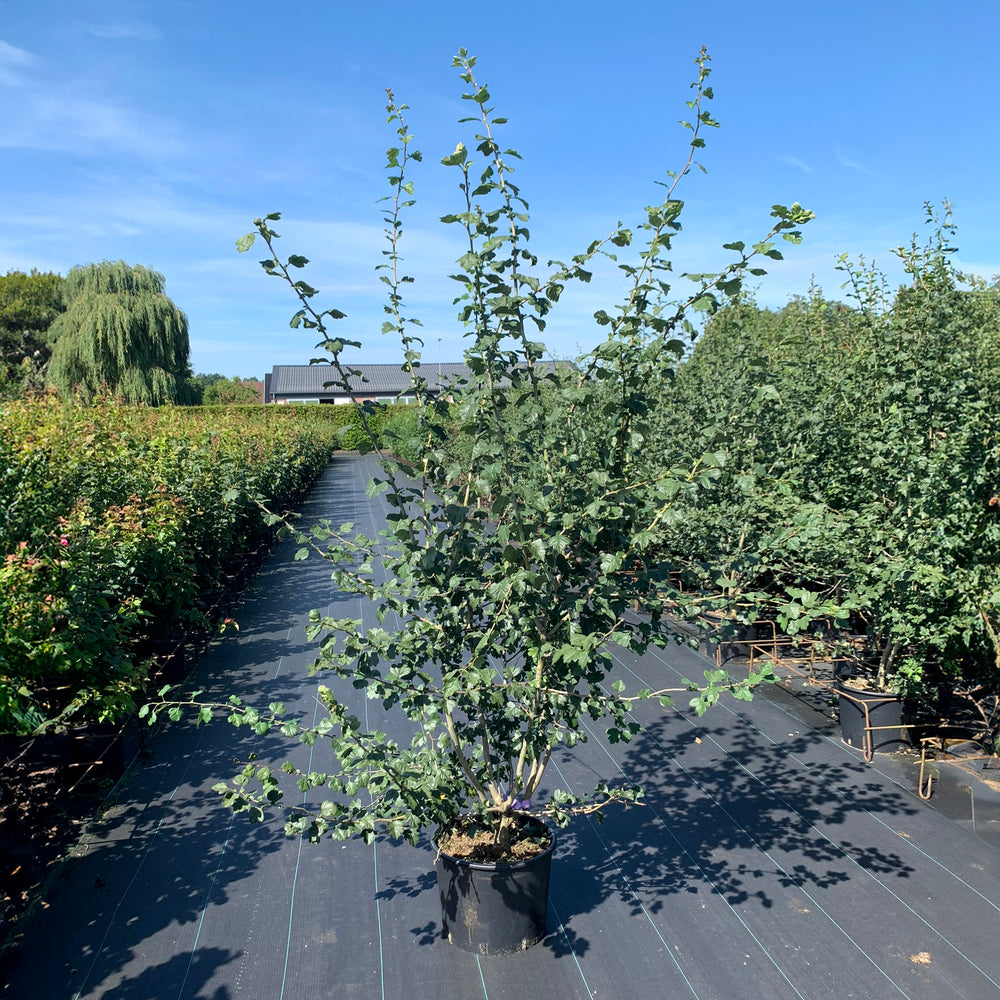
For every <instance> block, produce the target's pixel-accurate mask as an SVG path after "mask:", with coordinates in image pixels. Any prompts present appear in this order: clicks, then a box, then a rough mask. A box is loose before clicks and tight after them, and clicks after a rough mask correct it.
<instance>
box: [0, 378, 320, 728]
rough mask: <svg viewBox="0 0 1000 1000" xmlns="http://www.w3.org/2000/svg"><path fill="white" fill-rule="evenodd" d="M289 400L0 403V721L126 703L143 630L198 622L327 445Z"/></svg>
mask: <svg viewBox="0 0 1000 1000" xmlns="http://www.w3.org/2000/svg"><path fill="white" fill-rule="evenodd" d="M337 443H338V438H337V435H336V432H335V428H333V427H331V426H329V425H328V424H327V423H325V422H324V420H323V419H322V415H321V414H318V413H315V414H314V413H312V412H307V411H305V410H304V409H301V408H295V409H291V408H280V410H279V408H277V407H255V408H241V409H239V410H234V411H233V412H231V413H227V412H226V411H214V412H213V413H212V415H211V419H207V418H206V415H205V414H201V413H199V411H198V410H195V409H175V408H161V409H145V408H140V407H128V406H122V405H119V404H118V403H116V402H114V401H109V400H106V401H103V402H101V403H99V404H98V405H96V406H94V407H91V408H81V407H76V406H74V405H73V404H67V403H63V402H61V401H59V400H57V399H55V398H53V397H41V398H37V399H33V400H28V401H20V402H11V403H5V404H3V420H2V429H0V456H2V461H0V468H2V470H3V471H2V488H3V494H4V496H5V499H6V500H7V501H8V502H7V503H6V506H5V511H4V515H3V519H2V521H0V551H2V563H0V621H2V625H3V632H2V636H0V731H4V732H30V731H32V730H34V729H36V728H38V727H39V726H48V727H50V728H51V727H52V726H53V725H57V724H62V722H65V721H66V720H68V719H69V718H71V717H72V718H74V719H76V720H84V719H86V720H108V719H114V718H120V717H123V716H124V715H126V714H127V713H128V712H129V711H131V710H132V709H133V708H134V707H135V700H136V696H137V692H138V691H140V690H141V688H142V684H143V681H144V675H145V672H146V668H145V666H144V664H143V656H142V652H143V650H142V644H143V643H146V642H148V641H149V640H152V639H156V638H161V637H163V636H164V635H173V634H175V633H178V632H184V631H190V630H192V629H195V628H197V627H199V626H201V625H203V624H204V623H205V619H206V612H207V611H210V610H211V607H212V605H213V603H214V602H213V601H212V600H211V598H212V595H215V594H217V593H218V592H220V591H221V590H222V589H223V588H224V587H225V586H226V585H229V586H233V585H234V584H235V583H236V580H234V579H228V580H227V579H226V576H227V574H231V573H232V572H234V571H238V569H239V567H240V564H241V563H242V562H243V560H244V559H245V557H246V556H247V554H248V553H250V552H251V551H253V550H254V549H257V548H258V547H259V546H261V545H262V544H264V543H265V542H266V541H267V540H268V539H269V538H270V537H271V535H272V529H271V528H269V527H268V525H267V524H266V521H265V514H264V513H263V512H262V510H261V508H260V507H259V506H258V503H257V499H258V498H263V499H266V500H267V501H268V502H270V503H271V504H272V505H275V506H276V507H277V508H278V509H279V510H280V509H283V508H284V507H286V506H287V505H289V504H291V503H292V502H294V500H295V499H296V498H297V497H298V496H299V495H300V494H301V492H302V491H303V490H304V489H305V488H306V487H307V486H308V485H309V483H311V482H312V480H313V479H314V478H315V477H316V476H317V475H318V474H319V472H320V471H322V469H323V468H324V467H325V466H326V464H327V462H328V461H329V457H330V455H331V453H332V451H333V450H334V449H335V448H336V447H337Z"/></svg>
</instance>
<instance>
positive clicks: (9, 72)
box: [0, 41, 37, 87]
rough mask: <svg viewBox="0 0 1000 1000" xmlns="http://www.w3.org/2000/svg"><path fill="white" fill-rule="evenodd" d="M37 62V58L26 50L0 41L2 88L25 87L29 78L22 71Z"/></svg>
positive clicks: (0, 81) (0, 84)
mask: <svg viewBox="0 0 1000 1000" xmlns="http://www.w3.org/2000/svg"><path fill="white" fill-rule="evenodd" d="M36 62H37V59H36V58H35V56H33V55H32V54H31V53H30V52H28V51H26V50H25V49H19V48H17V46H15V45H10V44H9V43H7V42H4V41H0V86H4V87H23V86H25V85H26V84H27V82H28V80H27V77H26V76H25V75H24V74H23V73H22V72H21V70H24V69H27V68H28V67H30V66H32V65H34V64H35V63H36Z"/></svg>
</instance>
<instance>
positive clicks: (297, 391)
mask: <svg viewBox="0 0 1000 1000" xmlns="http://www.w3.org/2000/svg"><path fill="white" fill-rule="evenodd" d="M344 367H345V368H347V369H350V370H353V371H359V372H361V375H355V376H351V377H350V378H349V380H348V384H349V385H350V387H351V390H352V393H353V394H354V395H357V396H396V395H398V394H399V393H401V392H406V391H407V390H408V389H410V387H411V382H410V375H409V372H407V371H404V370H403V369H402V368H401V367H400V365H397V364H391V365H358V364H354V365H345V366H344ZM417 372H418V373H419V374H420V375H421V376H423V378H425V379H426V380H427V384H428V386H429V387H430V389H431V391H432V392H436V391H439V390H440V389H442V388H444V387H447V386H449V385H451V384H452V383H454V382H456V381H458V380H460V379H463V378H468V376H469V368H468V366H467V365H463V364H456V363H453V362H449V363H448V364H440V365H438V364H423V365H421V366H420V367H419V368H418V369H417ZM336 378H337V374H336V372H335V370H334V369H333V367H332V366H331V365H275V366H274V368H273V369H272V370H271V379H270V383H271V384H270V387H269V389H268V392H269V394H270V395H272V396H342V395H344V390H343V388H342V387H341V386H335V385H331V386H327V387H326V388H324V383H326V382H330V381H332V380H334V379H336Z"/></svg>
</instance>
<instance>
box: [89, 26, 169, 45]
mask: <svg viewBox="0 0 1000 1000" xmlns="http://www.w3.org/2000/svg"><path fill="white" fill-rule="evenodd" d="M89 31H90V33H91V34H92V35H95V36H96V37H97V38H108V39H119V38H126V39H127V38H134V39H136V40H137V41H140V42H152V41H155V40H156V39H157V38H159V37H160V32H159V30H158V29H157V28H154V27H153V26H152V25H150V24H140V23H138V22H134V21H133V22H118V23H114V24H91V25H90V26H89Z"/></svg>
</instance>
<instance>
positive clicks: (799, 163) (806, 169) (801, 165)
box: [778, 156, 812, 174]
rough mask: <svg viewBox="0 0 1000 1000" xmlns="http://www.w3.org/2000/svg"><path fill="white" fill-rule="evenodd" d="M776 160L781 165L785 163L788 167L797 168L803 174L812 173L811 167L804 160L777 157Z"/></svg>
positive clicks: (794, 157)
mask: <svg viewBox="0 0 1000 1000" xmlns="http://www.w3.org/2000/svg"><path fill="white" fill-rule="evenodd" d="M778 159H779V160H780V161H781V162H782V163H787V164H788V166H790V167H797V168H798V169H799V170H801V171H802V172H803V173H804V174H811V173H812V167H810V166H809V164H808V163H806V162H805V160H800V159H799V158H798V157H797V156H779V157H778Z"/></svg>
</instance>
